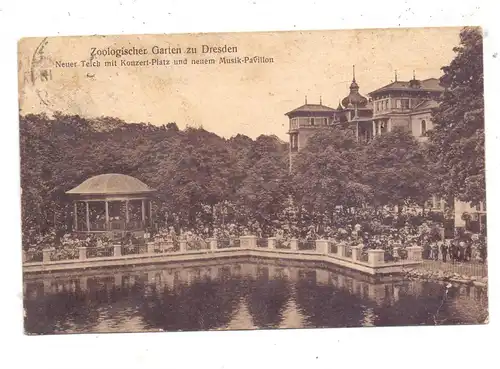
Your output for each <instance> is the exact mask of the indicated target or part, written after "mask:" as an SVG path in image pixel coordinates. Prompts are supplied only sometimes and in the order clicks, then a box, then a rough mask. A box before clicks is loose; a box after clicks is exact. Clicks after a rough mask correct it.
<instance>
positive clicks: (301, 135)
mask: <svg viewBox="0 0 500 369" xmlns="http://www.w3.org/2000/svg"><path fill="white" fill-rule="evenodd" d="M336 112H337V111H336V110H335V109H333V108H330V107H328V106H325V105H323V102H322V100H321V98H320V102H319V104H309V103H308V102H307V96H306V98H305V103H304V105H302V106H300V107H298V108H297V109H294V110H292V111H290V112H288V113H286V114H285V115H286V116H287V117H288V119H289V129H288V135H289V136H290V140H289V170H290V172H291V171H292V162H293V158H294V156H295V155H296V154H297V152H298V151H299V150H301V149H302V148H304V147H305V146H306V144H307V140H308V139H309V137H310V136H311V135H313V134H314V133H316V132H318V131H320V130H324V129H329V127H330V126H331V125H332V124H333V122H334V120H335V119H336Z"/></svg>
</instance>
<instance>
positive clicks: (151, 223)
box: [149, 200, 153, 227]
mask: <svg viewBox="0 0 500 369" xmlns="http://www.w3.org/2000/svg"><path fill="white" fill-rule="evenodd" d="M149 226H150V227H153V205H152V204H151V200H149Z"/></svg>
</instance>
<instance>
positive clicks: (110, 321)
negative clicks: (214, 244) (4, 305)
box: [24, 263, 487, 334]
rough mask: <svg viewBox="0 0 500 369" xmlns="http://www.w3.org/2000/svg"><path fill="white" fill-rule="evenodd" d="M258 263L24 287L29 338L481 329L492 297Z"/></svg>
mask: <svg viewBox="0 0 500 369" xmlns="http://www.w3.org/2000/svg"><path fill="white" fill-rule="evenodd" d="M362 279H363V278H360V276H357V277H356V276H355V277H351V276H347V275H343V274H341V273H339V272H336V271H330V270H326V269H314V268H304V267H295V266H278V265H266V264H256V263H234V264H228V265H213V266H202V267H200V266H197V267H183V268H180V267H178V268H174V267H163V268H161V267H158V268H157V269H152V270H143V271H133V272H115V273H113V274H112V273H108V274H100V275H91V276H79V277H71V276H66V277H57V278H56V277H54V276H44V277H39V278H38V279H32V280H27V281H25V283H24V292H25V310H26V318H25V329H26V331H27V332H28V333H38V334H47V333H74V332H137V331H158V330H164V331H178V330H217V329H255V328H302V327H359V326H393V325H421V324H463V323H469V324H471V323H472V324H473V323H479V322H482V321H483V320H484V318H485V317H486V315H487V297H486V291H485V290H484V289H482V288H478V287H472V286H460V287H459V286H455V287H452V288H451V289H449V291H448V292H447V293H446V288H445V286H444V284H439V283H434V282H421V281H396V282H394V281H393V282H389V283H373V282H370V281H364V280H362Z"/></svg>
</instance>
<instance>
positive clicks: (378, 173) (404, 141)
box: [363, 128, 433, 209]
mask: <svg viewBox="0 0 500 369" xmlns="http://www.w3.org/2000/svg"><path fill="white" fill-rule="evenodd" d="M363 160H364V161H365V165H364V171H363V173H364V174H363V182H364V184H366V185H369V186H370V187H372V189H373V193H374V200H375V204H376V205H399V209H401V205H403V204H408V203H413V204H418V205H422V204H424V203H425V201H427V200H428V199H429V197H430V196H431V191H432V187H430V184H432V183H433V180H432V175H431V172H430V170H429V166H428V162H427V159H426V157H425V155H424V150H423V147H422V146H421V145H420V143H419V142H418V141H417V140H416V139H415V138H414V137H413V135H412V134H411V133H410V132H408V131H406V130H403V129H400V128H396V129H394V130H393V131H392V132H389V133H386V134H384V135H382V136H380V137H377V138H375V139H374V140H372V141H371V142H370V143H369V144H368V145H367V146H366V147H365V150H364V158H363Z"/></svg>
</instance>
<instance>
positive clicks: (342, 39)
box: [18, 27, 460, 140]
mask: <svg viewBox="0 0 500 369" xmlns="http://www.w3.org/2000/svg"><path fill="white" fill-rule="evenodd" d="M459 32H460V28H451V27H450V28H414V29H378V30H340V31H311V32H306V31H302V32H301V31H293V32H268V33H223V34H184V35H137V36H123V35H121V36H84V37H54V38H48V39H46V40H45V42H44V43H42V41H43V39H41V38H28V39H23V40H21V41H20V42H19V45H18V53H19V86H20V89H19V103H20V106H19V108H20V112H21V114H29V113H46V114H48V115H49V116H50V115H51V114H53V113H54V112H56V111H60V112H62V113H66V114H79V115H81V116H85V117H103V116H111V117H117V118H120V119H122V120H124V121H127V122H134V123H135V122H144V123H151V124H155V125H161V124H166V123H169V122H176V123H177V125H178V126H179V127H180V128H181V129H182V128H184V127H186V126H196V127H199V126H202V127H203V128H205V129H206V130H208V131H212V132H215V133H217V134H218V135H221V136H224V137H227V138H228V137H231V136H234V135H236V134H238V133H240V134H244V135H247V136H249V137H251V138H256V137H258V136H259V135H261V134H274V135H277V136H278V137H280V138H281V139H283V140H287V135H286V131H287V126H288V119H287V117H286V116H285V115H284V114H285V113H287V112H288V111H290V110H293V109H295V108H297V107H299V106H301V105H303V104H304V102H305V96H307V101H308V102H309V103H319V101H320V98H321V99H322V102H323V104H324V105H327V106H331V107H333V108H335V107H337V105H338V103H339V100H341V99H342V98H344V97H345V96H347V94H348V92H349V85H350V83H351V80H352V69H353V68H352V66H353V65H355V69H356V80H357V82H358V84H359V86H360V93H361V94H363V95H365V96H366V94H367V93H368V92H370V91H373V90H375V89H377V88H379V87H381V86H383V85H386V84H388V83H391V82H392V81H394V78H395V71H397V75H398V80H409V79H411V78H412V75H413V71H414V70H415V74H416V77H417V79H425V78H431V77H435V78H439V77H440V76H441V74H442V73H441V70H440V69H441V67H442V66H444V65H448V64H449V63H450V61H451V60H452V59H453V57H454V52H453V50H452V49H453V47H455V46H457V45H458V43H459ZM41 43H42V47H40V45H41ZM202 45H213V46H223V45H228V46H235V47H236V48H237V52H235V53H226V54H203V53H201V51H202ZM122 46H123V47H126V48H131V47H135V48H138V49H139V48H144V49H145V50H146V51H147V53H148V54H147V55H134V56H124V57H121V58H116V57H115V56H102V55H100V56H94V59H93V61H94V62H95V61H99V63H100V66H93V67H86V66H85V67H84V66H82V65H81V61H89V60H90V55H91V53H92V49H93V48H95V49H96V50H99V49H102V50H107V49H108V47H110V48H121V47H122ZM154 46H158V47H162V48H167V47H169V46H170V47H180V48H181V49H182V54H177V55H173V54H170V55H156V54H153V47H154ZM188 47H195V48H196V50H197V53H196V54H191V53H190V54H186V51H187V48H188ZM222 56H226V57H228V58H231V57H233V58H234V57H245V56H249V57H253V56H261V57H267V58H272V59H273V61H274V62H273V63H262V64H258V63H253V64H248V63H247V64H219V63H218V61H219V58H220V57H222ZM184 58H186V59H187V61H188V64H187V65H172V63H173V59H184ZM207 58H214V59H215V60H216V64H214V65H200V64H192V60H193V59H196V60H199V59H207ZM121 59H123V60H126V61H143V62H145V61H149V63H151V62H152V60H153V59H162V60H170V62H171V64H170V65H168V66H165V65H155V66H153V65H149V66H120V63H121ZM112 60H117V66H116V67H114V66H104V63H105V61H112ZM61 63H68V64H66V65H69V63H74V65H76V66H74V67H68V66H66V67H62V66H61ZM43 71H48V72H46V76H47V78H45V79H43V78H42V77H41V76H42V73H44V72H43Z"/></svg>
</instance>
